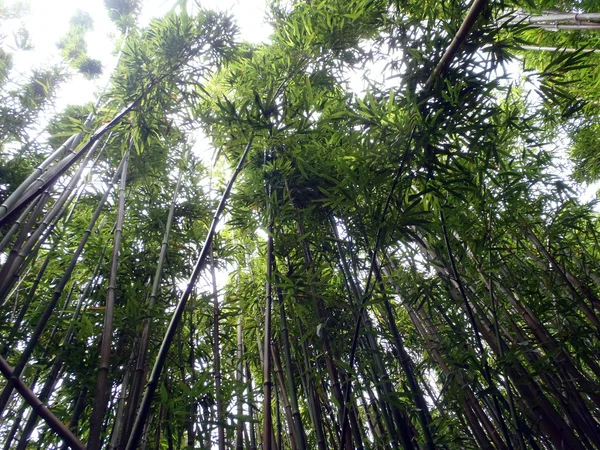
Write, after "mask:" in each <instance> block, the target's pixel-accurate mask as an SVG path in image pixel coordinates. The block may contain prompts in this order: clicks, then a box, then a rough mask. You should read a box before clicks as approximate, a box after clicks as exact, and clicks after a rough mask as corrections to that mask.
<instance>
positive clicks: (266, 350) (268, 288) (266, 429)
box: [263, 185, 274, 450]
mask: <svg viewBox="0 0 600 450" xmlns="http://www.w3.org/2000/svg"><path fill="white" fill-rule="evenodd" d="M270 196H271V189H270V185H269V189H268V191H267V197H269V199H268V200H267V217H268V219H267V220H268V221H269V223H268V225H267V234H268V237H267V276H266V283H265V322H264V343H263V449H265V450H271V449H272V448H273V447H274V442H273V441H272V437H271V435H272V434H273V418H272V408H271V390H272V386H273V383H272V382H271V363H272V358H271V310H272V302H273V299H272V279H273V260H274V254H273V215H272V212H271V202H270Z"/></svg>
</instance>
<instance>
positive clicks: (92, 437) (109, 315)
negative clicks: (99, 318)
mask: <svg viewBox="0 0 600 450" xmlns="http://www.w3.org/2000/svg"><path fill="white" fill-rule="evenodd" d="M132 145H133V141H131V142H130V145H129V149H128V150H127V153H126V154H125V156H124V163H123V169H122V174H121V185H120V188H119V203H118V212H117V222H116V223H117V225H116V228H115V237H114V242H113V253H112V262H111V267H110V275H109V280H108V289H107V292H106V306H105V310H104V328H103V332H102V344H101V348H100V365H99V366H98V382H97V384H96V394H95V398H94V408H93V410H92V416H91V418H90V432H89V437H88V445H87V449H88V450H99V449H100V445H101V431H102V422H103V421H104V414H105V412H106V408H107V400H108V398H107V394H108V392H109V385H108V373H109V370H110V353H111V352H110V351H111V343H112V335H113V315H114V307H115V290H116V284H117V272H118V268H119V252H120V249H121V237H122V235H123V222H124V220H125V186H126V185H127V167H128V162H129V151H130V149H131V147H132Z"/></svg>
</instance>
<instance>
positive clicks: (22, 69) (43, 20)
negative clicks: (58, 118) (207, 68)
mask: <svg viewBox="0 0 600 450" xmlns="http://www.w3.org/2000/svg"><path fill="white" fill-rule="evenodd" d="M24 2H25V3H28V4H29V5H30V14H28V15H27V16H26V17H24V18H23V19H21V20H14V21H9V22H8V23H7V22H5V23H4V24H3V29H2V30H0V33H1V34H2V35H3V36H4V37H5V39H4V41H5V44H8V45H10V44H12V42H13V40H12V33H13V32H14V31H16V30H17V29H18V28H19V27H21V26H24V27H25V29H27V30H28V31H29V33H30V36H31V42H32V44H33V47H34V49H33V50H31V51H28V52H15V53H14V56H15V66H14V70H15V71H16V72H17V73H21V74H23V75H24V76H26V74H27V73H28V72H29V71H30V70H31V68H34V67H43V66H46V65H49V64H51V63H56V62H59V61H60V53H59V50H58V48H57V47H56V44H57V42H58V41H59V40H60V38H61V37H62V36H64V35H65V34H66V32H67V30H68V29H69V20H70V18H71V17H72V16H73V14H75V12H76V11H77V10H78V9H80V10H82V11H86V12H88V13H89V14H90V15H91V16H92V18H93V19H94V31H92V32H90V33H88V34H87V36H86V41H87V46H88V54H89V56H90V57H91V58H95V59H99V60H100V61H102V64H103V66H104V74H103V76H102V77H100V78H99V79H97V80H94V81H88V80H86V79H84V77H83V76H81V75H78V74H75V75H73V76H72V77H71V79H70V80H69V81H68V82H67V83H65V84H64V85H63V86H62V88H61V90H60V91H59V93H58V96H57V99H56V110H57V111H60V110H62V109H63V108H64V107H65V106H66V105H68V104H82V103H85V102H88V101H94V100H95V99H96V94H97V92H98V91H99V90H100V89H101V88H102V87H103V86H104V85H105V84H106V81H107V79H108V77H109V76H110V73H111V72H112V69H113V68H114V66H115V63H116V59H115V57H114V55H113V50H114V49H115V44H114V42H115V37H118V36H119V31H118V30H117V29H116V27H115V26H114V25H113V23H112V22H111V21H110V19H109V18H108V15H107V13H106V9H105V7H104V2H103V0H88V1H85V2H82V1H81V0H54V1H49V0H25V1H24ZM15 3H17V0H0V5H2V4H4V5H6V6H10V5H13V4H15ZM175 3H176V1H175V0H144V1H143V5H144V6H143V8H142V14H141V17H140V24H141V25H144V24H147V23H148V22H149V21H150V20H151V19H152V18H154V17H160V16H162V15H164V14H165V13H166V12H168V11H169V10H170V9H171V8H172V7H173V5H174V4H175ZM190 3H191V2H190ZM198 3H200V4H201V6H202V7H204V8H207V9H213V10H219V11H228V12H229V13H230V14H232V15H233V16H234V17H235V20H236V23H237V24H238V27H239V28H240V37H241V39H242V40H246V41H249V42H255V43H257V42H266V41H267V40H268V38H269V35H270V34H271V32H272V29H271V26H270V25H269V24H266V23H265V22H264V17H265V11H266V8H265V1H264V0H245V1H244V0H203V1H199V2H198Z"/></svg>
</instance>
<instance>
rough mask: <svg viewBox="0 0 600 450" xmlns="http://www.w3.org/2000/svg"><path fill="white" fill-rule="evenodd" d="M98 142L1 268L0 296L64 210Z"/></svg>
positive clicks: (4, 292)
mask: <svg viewBox="0 0 600 450" xmlns="http://www.w3.org/2000/svg"><path fill="white" fill-rule="evenodd" d="M99 144H100V141H96V142H95V143H94V145H92V147H91V148H90V149H89V151H88V152H87V154H86V155H85V158H84V160H83V162H82V163H81V165H80V167H79V169H78V170H77V172H76V173H75V175H73V177H72V178H71V180H70V181H69V183H68V184H67V187H66V188H65V189H64V190H63V191H62V192H61V194H60V196H59V197H58V199H57V200H56V202H55V203H54V205H53V206H52V208H50V210H49V211H48V212H47V213H46V215H45V216H44V218H43V219H42V221H41V223H40V224H39V225H38V226H37V228H36V229H35V231H34V232H33V233H32V234H31V236H30V237H29V238H28V239H27V241H26V243H25V245H23V247H22V248H21V249H20V250H19V252H18V253H17V254H16V256H15V258H14V260H13V261H12V262H11V264H10V266H8V269H7V270H6V271H5V268H4V267H3V268H2V272H3V278H2V282H0V298H2V296H4V295H5V294H6V292H7V291H8V289H9V288H10V286H11V285H12V283H14V281H15V280H16V279H17V278H18V273H19V270H20V269H21V267H22V263H23V261H24V260H25V258H26V257H27V256H29V254H30V252H31V250H32V249H33V247H34V246H35V245H42V244H43V242H44V241H45V239H46V238H47V236H48V234H45V235H44V233H45V232H46V231H47V230H48V228H49V227H50V226H51V223H52V222H53V221H55V219H57V218H58V217H60V215H62V214H64V212H65V211H66V210H65V209H63V207H64V206H65V203H66V202H67V200H68V199H69V198H70V196H71V193H72V192H73V189H74V188H75V186H76V185H77V183H79V179H80V178H81V175H82V173H83V171H84V170H85V168H86V167H87V165H88V162H89V160H90V158H91V156H92V154H93V153H94V152H95V150H96V148H97V147H98V145H99Z"/></svg>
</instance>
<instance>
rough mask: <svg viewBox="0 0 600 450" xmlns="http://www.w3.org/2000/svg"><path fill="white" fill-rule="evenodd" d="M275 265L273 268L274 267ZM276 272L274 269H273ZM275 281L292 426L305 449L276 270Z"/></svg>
mask: <svg viewBox="0 0 600 450" xmlns="http://www.w3.org/2000/svg"><path fill="white" fill-rule="evenodd" d="M276 267H277V266H276V265H275V269H276ZM275 272H276V271H275ZM275 282H276V283H277V289H276V291H277V297H278V300H279V317H280V321H281V339H282V341H283V357H284V361H285V371H286V378H287V381H288V382H287V386H288V392H289V398H290V406H291V409H292V415H293V417H294V428H295V435H296V439H297V442H296V444H297V446H298V448H299V449H300V450H305V449H306V436H305V434H304V425H303V424H302V418H301V417H300V410H299V409H298V395H297V392H296V382H295V380H294V366H293V363H292V353H291V349H290V337H289V332H288V327H287V315H286V313H285V303H284V297H283V291H282V290H281V287H280V286H279V285H280V284H281V282H280V280H279V277H278V276H277V272H276V274H275Z"/></svg>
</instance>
